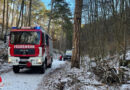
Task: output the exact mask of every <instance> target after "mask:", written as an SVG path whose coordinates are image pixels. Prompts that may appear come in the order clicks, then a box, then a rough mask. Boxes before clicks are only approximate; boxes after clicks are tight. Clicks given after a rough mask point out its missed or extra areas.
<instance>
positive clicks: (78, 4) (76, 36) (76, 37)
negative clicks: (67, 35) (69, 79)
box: [71, 0, 83, 68]
mask: <svg viewBox="0 0 130 90" xmlns="http://www.w3.org/2000/svg"><path fill="white" fill-rule="evenodd" d="M82 4H83V0H75V14H74V33H73V54H72V60H71V67H72V68H73V67H76V68H80V30H81V17H82Z"/></svg>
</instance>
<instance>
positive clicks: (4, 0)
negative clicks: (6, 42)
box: [1, 0, 5, 38]
mask: <svg viewBox="0 0 130 90" xmlns="http://www.w3.org/2000/svg"><path fill="white" fill-rule="evenodd" d="M4 20H5V0H4V4H3V24H2V32H1V36H2V37H1V38H3V31H4V23H5V22H4Z"/></svg>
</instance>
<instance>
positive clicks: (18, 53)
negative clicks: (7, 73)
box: [8, 26, 53, 73]
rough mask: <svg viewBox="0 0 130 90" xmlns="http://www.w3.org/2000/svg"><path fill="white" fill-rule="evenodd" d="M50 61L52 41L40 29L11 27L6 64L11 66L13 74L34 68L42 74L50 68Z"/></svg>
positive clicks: (37, 27)
mask: <svg viewBox="0 0 130 90" xmlns="http://www.w3.org/2000/svg"><path fill="white" fill-rule="evenodd" d="M52 61H53V45H52V39H51V37H50V36H49V35H48V34H47V33H46V32H45V30H44V29H43V28H42V27H40V26H36V27H33V28H32V27H26V28H25V27H24V28H17V27H12V30H11V31H10V35H9V48H8V63H9V64H11V65H13V71H14V73H18V72H19V71H20V69H22V68H25V67H27V68H31V67H35V68H37V69H38V70H39V71H40V73H44V72H45V69H46V68H47V67H49V68H51V66H52Z"/></svg>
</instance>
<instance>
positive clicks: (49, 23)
mask: <svg viewBox="0 0 130 90" xmlns="http://www.w3.org/2000/svg"><path fill="white" fill-rule="evenodd" d="M53 3H54V2H53V0H51V13H50V17H49V22H48V29H47V32H48V33H49V32H50V25H51V19H52V11H53Z"/></svg>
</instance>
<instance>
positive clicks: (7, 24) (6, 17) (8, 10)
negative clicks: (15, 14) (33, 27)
mask: <svg viewBox="0 0 130 90" xmlns="http://www.w3.org/2000/svg"><path fill="white" fill-rule="evenodd" d="M8 1H9V0H7V12H6V32H5V34H6V33H7V31H8V21H9V20H8V17H9V16H8V11H9V5H8V4H9V3H8Z"/></svg>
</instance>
